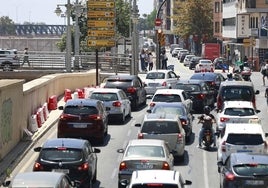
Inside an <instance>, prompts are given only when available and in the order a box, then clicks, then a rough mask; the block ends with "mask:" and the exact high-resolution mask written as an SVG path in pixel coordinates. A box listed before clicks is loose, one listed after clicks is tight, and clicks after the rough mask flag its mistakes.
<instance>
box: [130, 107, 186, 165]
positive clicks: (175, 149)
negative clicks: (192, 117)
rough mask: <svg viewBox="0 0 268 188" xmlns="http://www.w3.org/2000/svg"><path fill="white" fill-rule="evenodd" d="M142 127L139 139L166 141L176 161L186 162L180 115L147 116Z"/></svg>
mask: <svg viewBox="0 0 268 188" xmlns="http://www.w3.org/2000/svg"><path fill="white" fill-rule="evenodd" d="M135 126H136V127H140V130H139V133H138V139H160V140H164V141H165V142H166V143H167V144H168V146H169V148H170V150H171V152H172V154H173V156H174V158H175V159H178V160H181V161H183V160H184V148H185V142H186V141H185V131H184V129H183V128H182V124H181V121H180V119H179V116H178V115H174V114H167V113H165V112H163V113H151V114H146V115H145V116H144V119H143V121H142V123H141V124H139V123H137V124H135Z"/></svg>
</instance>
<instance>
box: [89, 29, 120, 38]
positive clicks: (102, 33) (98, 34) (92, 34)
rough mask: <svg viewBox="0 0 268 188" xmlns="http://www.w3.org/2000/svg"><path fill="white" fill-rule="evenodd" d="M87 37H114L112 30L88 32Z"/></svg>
mask: <svg viewBox="0 0 268 188" xmlns="http://www.w3.org/2000/svg"><path fill="white" fill-rule="evenodd" d="M87 36H89V37H113V36H115V31H114V30H92V29H90V30H88V31H87Z"/></svg>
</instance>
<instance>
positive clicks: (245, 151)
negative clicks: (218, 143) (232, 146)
mask: <svg viewBox="0 0 268 188" xmlns="http://www.w3.org/2000/svg"><path fill="white" fill-rule="evenodd" d="M240 152H242V153H251V152H252V150H237V153H240Z"/></svg>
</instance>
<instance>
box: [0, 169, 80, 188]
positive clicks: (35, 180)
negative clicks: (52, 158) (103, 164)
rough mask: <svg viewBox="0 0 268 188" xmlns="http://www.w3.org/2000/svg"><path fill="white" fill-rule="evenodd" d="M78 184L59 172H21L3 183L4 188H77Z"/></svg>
mask: <svg viewBox="0 0 268 188" xmlns="http://www.w3.org/2000/svg"><path fill="white" fill-rule="evenodd" d="M78 185H79V183H78V182H74V181H71V179H70V178H69V176H68V175H67V174H65V173H60V172H21V173H18V174H17V175H15V177H13V178H12V180H7V181H5V182H4V183H3V186H4V187H10V188H19V187H40V188H42V187H43V188H45V187H53V188H62V187H66V188H67V187H68V188H72V187H77V186H78Z"/></svg>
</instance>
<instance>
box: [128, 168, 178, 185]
mask: <svg viewBox="0 0 268 188" xmlns="http://www.w3.org/2000/svg"><path fill="white" fill-rule="evenodd" d="M179 174H180V173H179V172H178V171H175V170H136V171H134V172H133V175H132V178H131V183H132V184H137V183H139V184H143V183H167V184H169V183H171V184H178V183H179V181H178V180H179Z"/></svg>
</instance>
